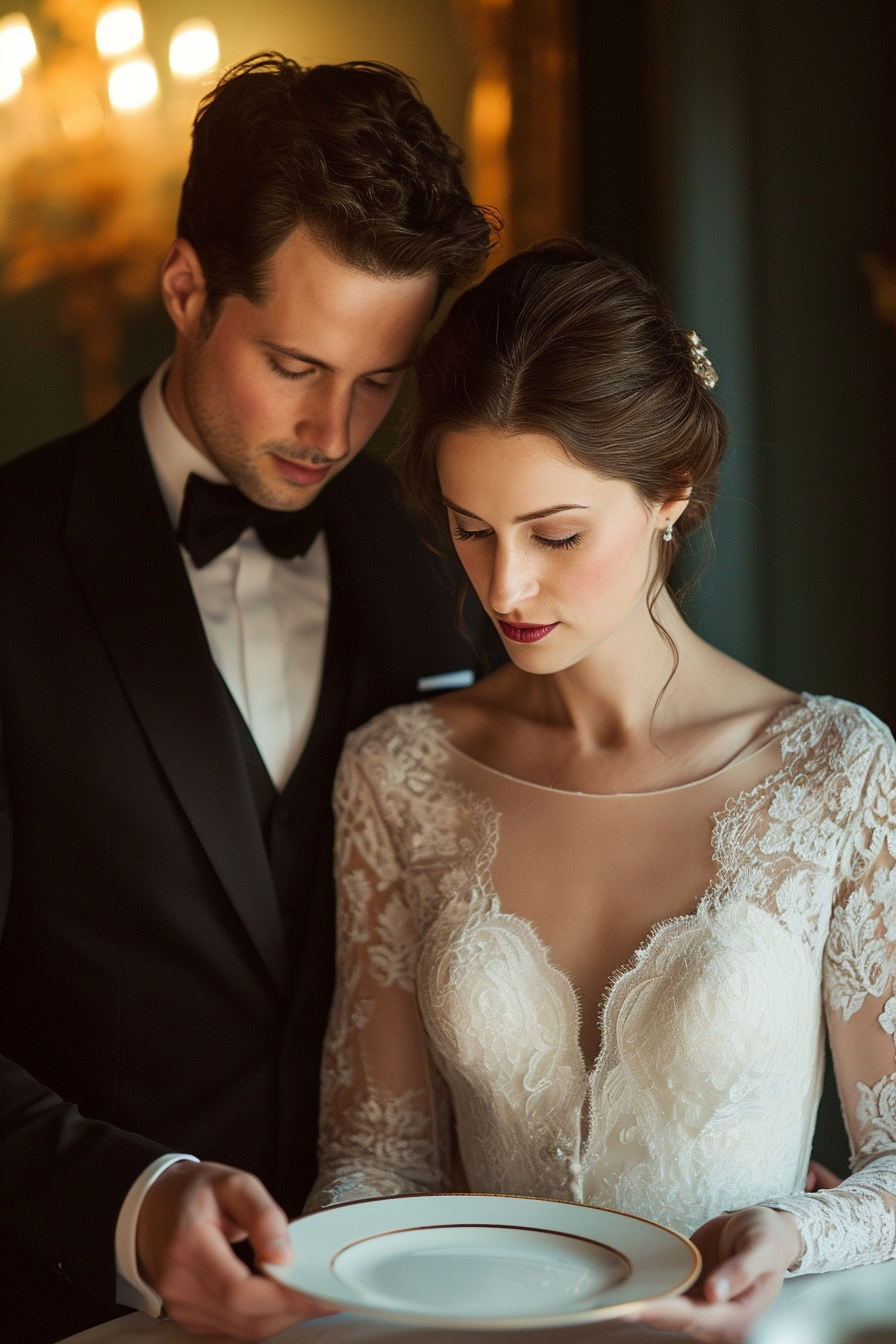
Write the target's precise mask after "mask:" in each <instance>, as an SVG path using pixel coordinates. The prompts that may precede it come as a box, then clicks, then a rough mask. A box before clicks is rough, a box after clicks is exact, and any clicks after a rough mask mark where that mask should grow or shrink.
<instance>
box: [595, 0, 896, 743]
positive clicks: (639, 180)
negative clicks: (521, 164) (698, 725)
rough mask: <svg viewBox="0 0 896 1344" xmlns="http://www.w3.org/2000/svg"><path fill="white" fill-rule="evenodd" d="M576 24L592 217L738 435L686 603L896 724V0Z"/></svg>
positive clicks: (639, 11) (624, 9) (699, 618)
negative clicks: (877, 300) (876, 308)
mask: <svg viewBox="0 0 896 1344" xmlns="http://www.w3.org/2000/svg"><path fill="white" fill-rule="evenodd" d="M579 10H580V31H581V36H582V102H583V127H584V130H585V134H584V136H583V152H582V160H583V179H584V182H585V193H584V203H585V215H586V225H587V227H588V230H589V232H591V233H592V234H593V235H594V236H596V237H598V238H601V239H603V240H605V241H610V242H611V243H613V244H615V245H616V246H621V247H622V249H623V250H624V251H627V252H628V253H629V255H632V256H634V257H635V258H636V259H637V260H640V261H641V262H642V263H643V264H645V265H646V266H647V268H648V269H649V270H651V271H652V272H653V274H654V275H655V276H656V277H657V278H658V279H659V280H660V281H661V282H662V283H663V284H664V286H665V288H666V290H667V292H668V293H669V294H670V297H671V298H672V300H673V304H674V307H675V310H676V312H677V314H678V316H679V319H680V321H681V323H682V326H684V327H685V328H691V327H693V328H695V329H696V330H697V331H699V333H700V335H701V336H702V337H703V339H704V341H705V343H706V345H707V346H708V348H709V351H710V355H711V357H712V358H713V360H714V361H715V363H716V365H717V367H718V369H719V372H720V375H721V379H720V383H719V386H718V394H719V399H720V401H721V402H722V404H723V405H724V407H725V409H726V411H727V412H728V414H729V416H730V419H731V424H732V444H731V452H730V456H729V459H728V461H727V463H726V466H725V470H724V473H723V479H722V496H721V499H720V502H719V506H718V509H717V512H716V517H715V521H714V527H713V531H714V542H715V551H714V555H712V553H709V554H710V559H709V563H708V567H707V569H706V572H705V575H704V578H703V580H702V582H701V584H700V586H699V587H698V589H697V590H696V592H695V593H694V594H693V596H692V598H691V599H690V601H689V608H688V609H689V613H690V615H691V617H692V619H693V620H694V621H695V623H696V625H697V626H698V628H699V629H700V630H701V631H702V632H703V633H704V634H705V635H706V636H707V637H708V638H709V639H711V640H713V641H714V642H716V643H717V644H719V645H721V646H722V647H723V648H725V649H727V650H728V651H730V652H731V653H733V654H734V655H735V656H737V657H741V658H743V659H745V660H746V661H748V662H750V663H752V664H754V665H755V666H757V667H759V668H761V669H762V670H763V671H765V672H766V673H767V674H768V675H770V676H772V677H775V678H776V679H777V680H779V681H782V682H783V683H785V684H786V685H789V686H792V687H794V688H796V689H802V690H809V691H818V692H829V693H831V694H836V695H842V696H846V697H847V698H850V699H854V700H857V701H860V702H861V703H864V704H866V705H868V706H869V707H870V708H872V709H873V710H875V711H876V712H877V713H878V714H880V715H882V716H883V717H884V718H886V719H887V720H888V721H890V722H893V721H894V720H896V683H894V675H893V657H892V654H893V649H892V643H893V640H892V635H891V628H892V625H893V616H894V611H893V597H892V590H893V576H894V567H893V563H892V561H891V558H890V556H891V547H890V544H889V536H888V533H889V530H890V519H891V516H892V514H893V504H894V494H893V477H892V466H891V464H892V461H893V426H892V408H893V389H892V360H893V333H892V331H891V330H890V329H888V328H885V327H884V326H883V325H882V324H881V323H880V321H879V320H878V319H877V318H876V317H875V316H874V314H873V311H872V307H871V302H870V299H869V295H868V291H867V285H866V282H865V280H864V278H863V276H862V274H861V271H860V257H861V255H862V253H863V252H866V251H888V250H889V247H890V240H891V238H892V226H893V221H892V218H891V215H890V200H891V193H892V180H891V157H892V156H891V149H890V140H889V138H890V135H891V129H892V128H891V125H890V120H889V108H890V98H891V94H890V90H889V81H890V79H891V77H892V72H891V65H892V55H891V53H892V51H893V49H894V48H893V30H892V19H891V17H890V6H889V5H887V4H886V3H885V2H884V0H859V2H858V3H855V4H850V5H844V4H842V3H840V0H789V3H787V4H786V5H781V4H779V3H777V4H773V3H771V0H752V3H750V4H745V3H743V0H667V2H666V3H660V2H659V0H632V3H631V4H630V5H628V6H611V5H609V4H607V5H602V4H596V3H594V2H593V0H581V3H580V7H579ZM633 106H637V108H638V109H639V111H638V112H637V114H635V113H634V112H633Z"/></svg>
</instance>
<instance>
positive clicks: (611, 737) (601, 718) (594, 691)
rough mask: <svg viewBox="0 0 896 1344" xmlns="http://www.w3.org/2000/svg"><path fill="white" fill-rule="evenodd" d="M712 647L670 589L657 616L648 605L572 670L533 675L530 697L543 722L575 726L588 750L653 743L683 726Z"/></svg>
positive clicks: (657, 606)
mask: <svg viewBox="0 0 896 1344" xmlns="http://www.w3.org/2000/svg"><path fill="white" fill-rule="evenodd" d="M663 632H665V634H664V633H663ZM670 641H671V642H670ZM706 649H707V646H706V645H705V644H704V643H703V641H702V640H701V639H700V638H699V637H698V636H697V635H695V634H694V632H693V630H691V629H690V627H689V626H688V625H687V623H686V622H685V621H684V619H683V618H682V616H681V614H680V613H679V611H678V608H677V607H676V605H675V603H674V601H673V599H672V598H671V597H670V596H669V594H668V593H667V592H663V593H662V594H661V595H660V597H659V598H658V600H657V602H656V604H655V606H654V609H653V614H652V615H651V613H650V611H648V609H647V606H646V603H645V604H644V605H643V608H640V609H639V610H638V611H637V612H635V613H633V614H632V616H631V617H630V618H629V619H628V620H627V621H626V622H625V624H624V625H623V626H621V627H620V628H619V629H618V630H616V631H614V632H613V634H612V635H611V636H609V637H608V638H607V639H606V640H604V642H603V643H602V644H601V645H600V647H599V648H597V649H595V650H593V651H592V652H591V653H589V654H588V655H587V656H586V657H585V658H583V659H581V660H580V661H579V662H578V663H575V664H573V666H572V667H568V668H565V669H564V670H563V671H562V672H555V673H551V674H549V675H547V676H543V677H532V676H529V677H527V678H526V680H527V683H528V685H527V688H526V691H527V696H529V697H531V698H532V709H533V710H534V711H535V713H536V714H537V716H538V717H542V716H543V717H544V719H545V720H546V721H548V722H553V723H562V724H564V725H566V726H568V727H569V728H571V729H572V731H573V732H574V733H575V735H576V737H577V738H578V739H579V741H580V743H581V746H582V747H583V748H584V749H586V750H587V749H589V748H592V747H598V748H607V747H614V746H621V745H623V744H624V743H626V742H630V741H635V740H638V739H648V738H649V739H653V738H654V737H655V736H656V734H657V732H662V731H663V729H664V728H669V727H674V726H678V724H679V723H680V720H681V717H682V714H683V713H684V712H685V706H686V704H687V702H688V701H690V700H692V699H693V696H694V692H695V690H697V689H698V688H699V686H700V684H701V683H702V668H701V666H700V665H701V663H702V661H703V658H702V653H703V651H704V650H706Z"/></svg>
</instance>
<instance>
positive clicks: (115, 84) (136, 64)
mask: <svg viewBox="0 0 896 1344" xmlns="http://www.w3.org/2000/svg"><path fill="white" fill-rule="evenodd" d="M158 92H159V77H158V75H157V74H156V67H155V66H154V65H153V63H152V61H151V60H150V58H149V57H148V56H140V57H139V58H138V59H137V60H134V61H125V62H124V64H123V65H117V66H116V67H115V69H114V70H113V71H112V72H111V74H110V75H109V102H110V103H111V104H112V106H113V107H114V108H117V109H118V111H119V112H135V111H136V110H137V109H138V108H140V107H146V105H147V103H151V102H152V100H153V98H155V97H156V95H157V94H158Z"/></svg>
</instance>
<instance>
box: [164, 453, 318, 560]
mask: <svg viewBox="0 0 896 1344" xmlns="http://www.w3.org/2000/svg"><path fill="white" fill-rule="evenodd" d="M323 521H324V514H323V504H322V502H321V499H320V496H318V497H317V498H316V499H313V500H312V501H311V503H310V504H308V505H307V506H306V507H305V508H304V509H287V510H281V509H266V508H265V507H264V506H263V505H262V504H254V503H253V502H252V500H251V499H247V498H246V496H245V495H244V494H243V493H242V491H241V490H237V488H236V486H235V485H218V484H217V483H216V482H215V481H207V480H206V479H205V477H204V476H197V475H196V474H195V473H193V472H191V473H190V475H189V476H188V478H187V486H186V489H185V490H184V502H183V504H182V505H181V510H180V521H179V522H178V524H177V539H178V541H179V542H180V544H181V545H182V546H183V547H184V548H185V549H186V550H187V551H188V552H189V554H190V557H191V559H192V561H193V564H194V565H195V566H196V568H197V569H202V568H204V566H205V565H208V564H211V562H212V560H214V559H215V558H216V557H217V556H219V555H220V554H221V552H222V551H226V550H227V549H228V547H229V546H232V545H233V543H234V542H235V541H236V540H237V539H238V538H239V537H240V536H242V534H243V532H245V530H246V528H247V527H254V528H255V531H256V532H257V534H258V540H259V541H260V542H261V544H262V546H264V547H265V549H266V550H268V551H270V552H271V554H272V555H276V556H279V558H280V559H281V560H291V559H292V557H293V556H295V555H305V554H306V553H307V551H308V549H309V547H310V546H311V543H312V542H313V541H314V538H315V537H316V536H317V534H318V532H319V531H320V529H321V527H322V526H323Z"/></svg>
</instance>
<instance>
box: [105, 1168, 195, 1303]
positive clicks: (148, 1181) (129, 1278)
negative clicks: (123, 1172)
mask: <svg viewBox="0 0 896 1344" xmlns="http://www.w3.org/2000/svg"><path fill="white" fill-rule="evenodd" d="M198 1161H199V1158H198V1157H191V1156H190V1154H189V1153H166V1154H165V1156H164V1157H157V1158H156V1160H155V1162H151V1163H150V1165H149V1166H148V1167H147V1168H146V1170H145V1171H142V1172H141V1173H140V1175H139V1176H138V1177H137V1179H136V1181H135V1182H134V1184H133V1185H132V1186H131V1188H130V1190H129V1191H128V1193H127V1194H126V1195H125V1197H124V1203H123V1204H122V1206H121V1212H120V1213H119V1215H118V1222H117V1223H116V1224H115V1271H116V1274H117V1276H118V1286H117V1289H116V1293H115V1300H116V1302H118V1303H119V1305H120V1306H122V1307H134V1308H135V1309H136V1310H137V1311H145V1312H146V1314H147V1316H161V1314H162V1299H161V1298H160V1297H159V1295H158V1293H156V1292H154V1291H153V1289H152V1288H150V1286H149V1284H148V1283H147V1282H146V1280H145V1279H144V1278H143V1277H142V1276H141V1274H140V1270H139V1269H138V1267H137V1219H138V1218H139V1217H140V1210H141V1208H142V1207H143V1200H144V1197H145V1195H146V1192H147V1190H148V1189H149V1187H150V1186H151V1185H152V1184H153V1183H154V1182H155V1181H157V1180H158V1178H159V1177H160V1176H161V1174H162V1172H163V1171H167V1170H168V1168H169V1167H173V1166H174V1163H175V1162H198Z"/></svg>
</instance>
